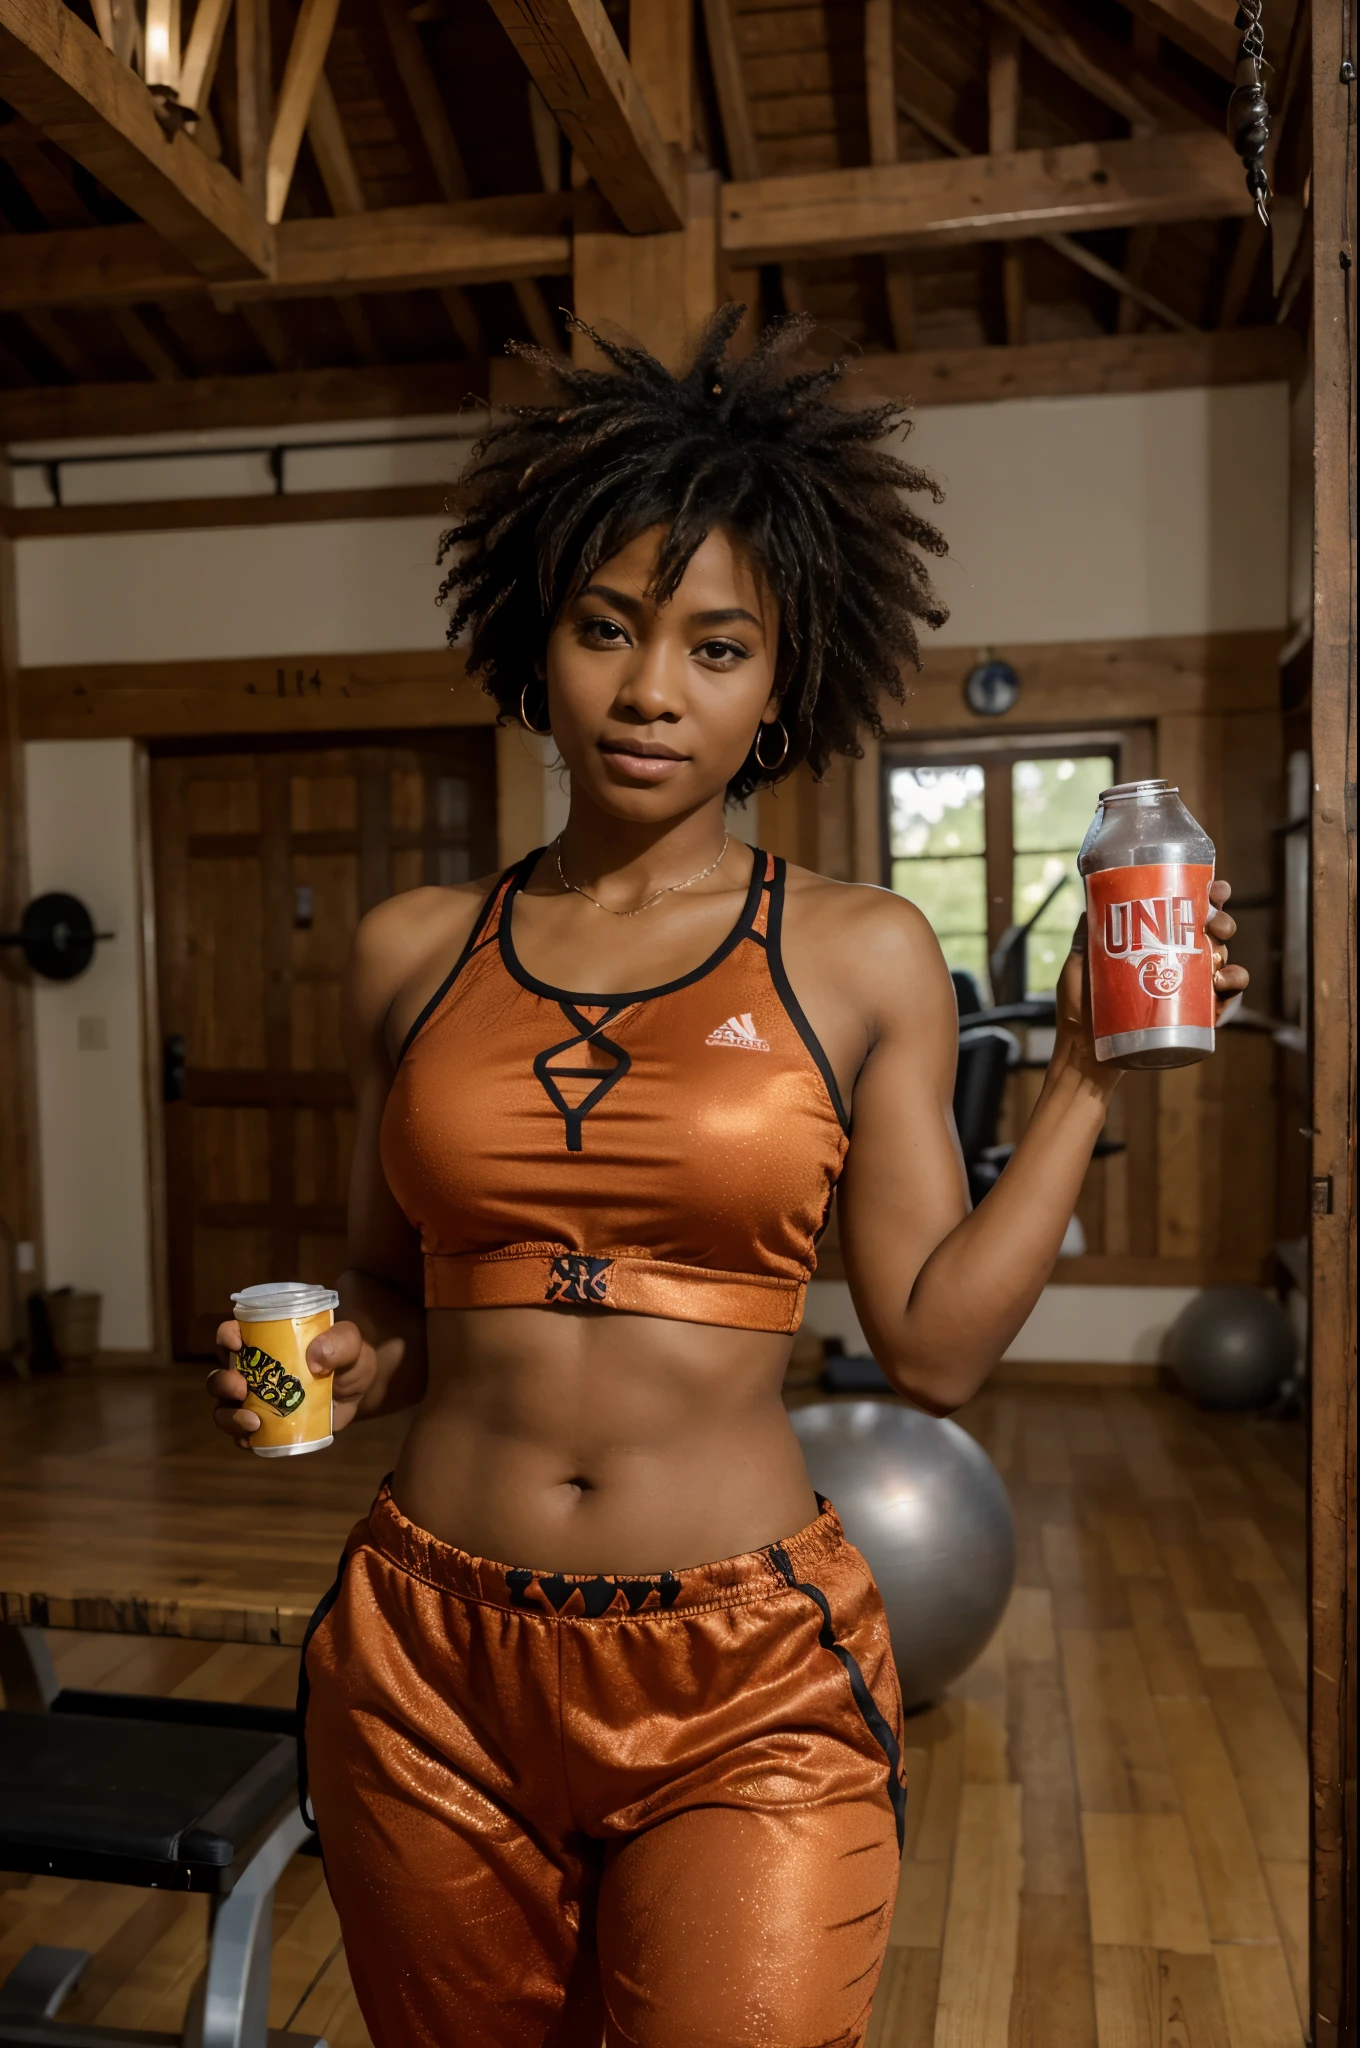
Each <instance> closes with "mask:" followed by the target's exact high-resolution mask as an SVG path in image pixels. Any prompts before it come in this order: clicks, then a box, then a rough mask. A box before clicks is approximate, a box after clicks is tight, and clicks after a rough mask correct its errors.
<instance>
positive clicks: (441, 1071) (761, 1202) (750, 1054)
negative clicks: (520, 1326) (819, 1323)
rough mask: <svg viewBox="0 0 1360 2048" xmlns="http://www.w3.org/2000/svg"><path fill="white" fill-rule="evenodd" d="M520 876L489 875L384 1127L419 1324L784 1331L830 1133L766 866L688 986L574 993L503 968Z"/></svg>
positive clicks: (509, 965)
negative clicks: (556, 1315) (555, 1317)
mask: <svg viewBox="0 0 1360 2048" xmlns="http://www.w3.org/2000/svg"><path fill="white" fill-rule="evenodd" d="M537 858H538V854H537V853H533V854H530V855H529V856H528V858H527V859H526V860H524V861H521V862H520V863H519V865H518V866H517V867H514V868H511V869H510V870H509V871H508V872H507V873H506V874H505V875H503V876H502V877H501V879H500V881H499V882H498V883H497V885H496V887H495V889H494V890H493V891H492V893H491V896H490V897H489V898H488V900H487V903H486V905H485V906H484V908H483V910H482V913H481V915H480V917H479V918H478V920H477V923H476V926H475V927H474V929H473V932H472V936H471V938H470V939H469V940H468V943H467V945H466V946H465V947H464V949H463V952H462V955H461V957H460V958H459V960H458V962H457V963H456V965H455V966H454V968H453V971H452V972H451V974H450V975H449V977H448V979H447V980H446V981H445V983H444V985H443V987H442V988H440V989H438V990H437V991H436V992H435V994H434V995H433V996H432V997H431V998H430V1000H429V1002H428V1003H427V1004H426V1005H425V1008H424V1009H423V1010H422V1012H421V1014H420V1015H419V1017H417V1019H416V1021H415V1023H414V1024H413V1025H412V1027H411V1030H410V1033H409V1035H408V1036H407V1039H406V1043H405V1045H404V1046H403V1048H402V1056H401V1061H400V1064H399V1066H398V1068H397V1073H396V1077H395V1079H394V1081H393V1084H392V1091H391V1094H390V1096H389V1097H388V1102H387V1107H386V1110H385V1112H384V1116H383V1124H382V1138H381V1150H382V1162H383V1169H384V1171H385V1173H386V1175H387V1179H388V1183H389V1185H390V1186H391V1189H392V1192H393V1194H394V1195H395V1196H396V1198H397V1201H398V1202H399V1203H400V1204H401V1207H402V1209H403V1210H404V1211H405V1213H406V1215H407V1216H408V1217H409V1219H410V1221H411V1222H412V1223H413V1224H414V1225H415V1226H416V1227H417V1228H418V1229H419V1231H420V1237H421V1247H422V1250H423V1252H424V1258H425V1301H426V1305H427V1307H430V1308H500V1307H521V1306H525V1305H529V1304H534V1305H542V1304H545V1303H547V1304H550V1305H555V1304H578V1305H582V1306H589V1307H599V1308H612V1309H631V1310H632V1311H633V1312H634V1313H636V1314H640V1315H651V1316H666V1317H670V1318H672V1319H674V1320H677V1321H680V1322H686V1323H720V1324H724V1325H727V1326H728V1327H730V1328H735V1329H742V1330H784V1331H791V1330H796V1329H797V1327H798V1324H799V1321H800V1319H801V1317H802V1312H803V1296H804V1293H805V1291H806V1287H807V1282H808V1278H809V1276H810V1275H811V1273H812V1272H813V1270H814V1269H815V1267H816V1263H817V1259H816V1253H815V1251H814V1249H813V1247H814V1244H815V1242H816V1239H817V1237H818V1235H819V1234H820V1232H821V1229H822V1227H823V1225H824V1223H825V1221H826V1213H827V1207H828V1204H829V1202H830V1199H831V1191H832V1189H833V1188H834V1186H835V1184H836V1180H837V1178H838V1176H839V1174H840V1170H841V1165H842V1163H843V1161H844V1158H845V1150H846V1142H847V1132H848V1124H847V1121H846V1117H845V1112H844V1110H843V1108H842V1106H841V1100H840V1095H839V1092H838V1090H837V1087H836V1080H835V1076H834V1074H833V1073H832V1071H831V1068H830V1065H829V1064H828V1062H827V1058H826V1055H825V1053H824V1052H823V1051H822V1048H821V1046H820V1045H819V1044H818V1042H817V1039H816V1038H815V1037H814V1035H813V1033H812V1030H811V1028H810V1026H809V1025H808V1022H807V1019H806V1018H805V1017H804V1015H803V1013H802V1011H801V1009H800V1008H799V1007H798V1001H797V998H796V997H795V995H794V993H793V991H792V989H791V988H790V987H789V983H788V977H787V976H786V974H785V972H784V964H783V961H782V959H781V957H780V950H779V933H780V923H781V917H782V912H783V903H784V863H783V861H782V860H777V859H775V858H773V857H772V856H771V855H769V854H765V853H761V852H759V851H757V852H756V854H755V861H754V866H753V868H752V873H751V886H750V889H749V890H748V892H747V897H746V903H745V905H744V907H743V910H742V913H741V916H740V918H739V919H738V921H737V924H736V926H735V927H734V929H733V930H732V931H731V932H729V934H728V936H727V938H726V939H724V941H723V943H722V944H721V945H720V946H719V947H718V949H717V951H716V952H715V953H713V954H712V955H711V956H710V957H709V958H708V959H707V960H706V961H705V962H704V964H703V966H702V967H696V968H695V970H694V972H693V973H692V974H685V975H682V976H681V977H680V978H679V980H677V981H671V982H667V983H666V984H665V985H664V986H663V987H661V988H652V989H642V990H639V991H638V992H637V993H636V994H629V995H599V994H595V995H591V994H587V993H577V992H574V991H571V990H567V989H560V988H553V987H550V986H549V985H548V984H547V983H546V982H542V981H538V980H536V979H535V977H534V976H533V975H531V974H529V973H527V972H526V971H525V969H524V968H523V967H522V966H521V965H520V961H519V958H518V956H517V954H516V952H515V944H514V937H513V932H512V926H513V912H514V905H515V898H516V896H517V895H518V893H519V891H520V889H521V888H522V887H523V884H524V881H525V878H526V876H527V875H528V874H529V872H530V870H531V868H532V866H533V863H534V861H535V860H536V859H537Z"/></svg>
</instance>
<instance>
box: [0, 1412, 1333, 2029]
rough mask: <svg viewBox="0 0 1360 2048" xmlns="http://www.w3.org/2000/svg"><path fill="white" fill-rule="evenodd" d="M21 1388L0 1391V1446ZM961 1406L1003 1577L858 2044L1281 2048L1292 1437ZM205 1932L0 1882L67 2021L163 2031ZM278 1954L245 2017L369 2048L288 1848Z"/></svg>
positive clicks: (1292, 1994) (950, 1720) (927, 1720)
mask: <svg viewBox="0 0 1360 2048" xmlns="http://www.w3.org/2000/svg"><path fill="white" fill-rule="evenodd" d="M32 1392H33V1390H31V1389H20V1388H14V1387H0V1436H2V1435H6V1434H8V1435H9V1438H10V1441H11V1442H13V1440H14V1439H13V1435H12V1432H11V1431H10V1427H9V1425H11V1424H12V1423H13V1422H15V1421H16V1420H17V1419H21V1418H20V1417H19V1414H18V1411H19V1410H21V1409H22V1408H23V1406H24V1404H25V1402H26V1401H27V1400H28V1399H30V1398H31V1395H32ZM140 1398H142V1399H145V1395H144V1394H143V1395H142V1396H141V1397H140ZM960 1419H961V1420H962V1421H963V1422H964V1423H965V1424H966V1425H967V1426H968V1427H969V1428H970V1429H971V1430H972V1431H973V1432H974V1434H975V1435H976V1436H977V1437H978V1438H979V1439H980V1440H981V1441H982V1442H983V1443H984V1444H985V1445H986V1447H987V1449H988V1450H989V1451H990V1453H991V1455H992V1457H993V1458H994V1459H995V1461H996V1463H997V1465H998V1466H999V1467H1000V1469H1001V1471H1002V1472H1003V1474H1004V1475H1005V1478H1006V1482H1007V1484H1008V1486H1009V1488H1010V1490H1011V1497H1012V1500H1013V1502H1014V1505H1015V1511H1016V1519H1017V1524H1018V1528H1019V1539H1020V1566H1019V1573H1018V1584H1017V1588H1016V1592H1015V1595H1014V1598H1013V1600H1012V1603H1011V1607H1010V1611H1009V1613H1008V1615H1007V1618H1006V1621H1005V1624H1004V1626H1003V1628H1002V1630H1001V1632H1000V1633H999V1634H998V1636H997V1638H996V1640H995V1641H994V1642H993V1644H992V1645H991V1647H990V1648H989V1649H988V1651H987V1652H986V1653H985V1655H984V1656H983V1657H982V1658H981V1659H980V1660H979V1662H978V1663H977V1664H976V1666H975V1667H974V1668H973V1670H972V1671H971V1672H970V1673H969V1674H968V1676H967V1677H966V1678H965V1679H964V1680H962V1681H961V1682H960V1684H959V1685H958V1686H957V1687H956V1688H955V1691H954V1693H953V1695H952V1696H951V1697H950V1698H949V1699H948V1700H947V1701H946V1702H945V1703H944V1704H942V1705H941V1706H939V1707H937V1708H934V1709H932V1710H930V1711H928V1712H926V1713H923V1714H920V1715H918V1716H916V1717H915V1718H914V1719H913V1720H912V1721H911V1722H910V1723H909V1724H908V1734H907V1741H908V1745H909V1747H908V1752H907V1761H908V1766H909V1771H910V1778H911V1794H912V1796H911V1802H910V1818H909V1821H908V1832H907V1854H906V1860H905V1863H904V1866H903V1875H902V1888H901V1892H900V1895H899V1904H898V1910H897V1916H896V1920H895V1923H894V1927H893V1934H892V1945H891V1947H890V1949H889V1952H888V1960H887V1965H886V1967H885V1970H884V1974H883V1979H882V1983H881V1986H880V1989H879V1994H878V1998H877V2001H876V2004H875V2008H874V2017H873V2022H872V2025H871V2028H870V2033H869V2044H868V2048H1298V2044H1299V2043H1300V2042H1301V2040H1302V2038H1303V2027H1302V2022H1301V2019H1300V2013H1301V2012H1302V2010H1303V2005H1304V1995H1305V1979H1304V1968H1305V1963H1304V1957H1305V1949H1306V1928H1307V1865H1306V1857H1307V1846H1308V1784H1307V1773H1306V1766H1305V1746H1304V1745H1305V1723H1304V1713H1305V1692H1304V1686H1305V1669H1306V1654H1305V1652H1306V1632H1305V1620H1304V1616H1305V1587H1304V1547H1303V1529H1304V1462H1303V1442H1302V1430H1301V1428H1300V1426H1299V1425H1297V1424H1279V1423H1260V1422H1254V1421H1243V1420H1238V1419H1235V1418H1222V1417H1211V1416H1206V1415H1201V1414H1198V1413H1196V1412H1195V1411H1194V1410H1193V1409H1191V1408H1190V1407H1188V1406H1187V1405H1186V1404H1185V1403H1184V1402H1182V1401H1180V1400H1178V1399H1175V1398H1173V1397H1171V1396H1169V1395H1165V1394H1154V1393H1141V1392H1132V1391H1124V1390H1120V1391H1112V1392H1109V1393H1096V1392H1089V1393H1088V1392H1085V1391H1082V1390H1077V1389H1068V1388H1064V1389H1061V1390H1059V1389H1052V1390H1049V1389H1043V1388H1015V1389H1010V1388H1007V1389H1004V1390H1001V1391H998V1392H997V1393H995V1394H992V1395H988V1396H986V1397H984V1398H983V1399H981V1400H979V1401H977V1402H976V1403H974V1404H973V1406H972V1408H971V1409H970V1410H968V1411H966V1412H965V1414H964V1415H963V1416H962V1417H961V1418H960ZM88 1449H89V1451H90V1452H92V1453H96V1454H97V1450H98V1446H97V1445H95V1444H90V1445H89V1446H88ZM0 1463H3V1458H2V1457H0ZM354 1505H355V1508H356V1510H357V1508H358V1507H359V1506H361V1505H362V1503H361V1501H359V1500H356V1501H355V1503H354ZM50 1640H51V1643H52V1648H53V1651H54V1653H55V1655H56V1659H57V1664H58V1670H59V1673H60V1676H61V1678H62V1680H63V1682H64V1683H66V1684H68V1685H82V1686H89V1685H94V1686H108V1687H112V1688H116V1689H125V1690H145V1691H149V1692H160V1693H178V1694H181V1695H197V1696H200V1697H205V1698H217V1699H252V1700H262V1701H270V1702H280V1703H281V1702H285V1701H287V1700H289V1699H290V1698H291V1697H292V1691H293V1685H294V1677H295V1671H296V1652H295V1651H292V1650H284V1649H270V1648H263V1647H256V1646H254V1645H251V1644H246V1643H227V1644H217V1645H214V1644H212V1643H205V1642H198V1641H184V1640H173V1639H167V1640H147V1639H144V1638H143V1639H139V1638H135V1637H128V1636H117V1635H97V1634H80V1633H77V1632H74V1631H68V1630H55V1631H53V1632H52V1635H51V1638H50ZM205 1925H206V1913H205V1910H204V1901H202V1900H198V1899H183V1898H176V1897H173V1896H169V1895H166V1894H163V1893H147V1892H135V1891H122V1890H117V1889H115V1888H112V1887H108V1886H101V1885H94V1884H74V1883H66V1882H64V1881H60V1880H54V1879H47V1878H27V1877H12V1876H9V1877H7V1876H4V1875H0V1977H3V1976H4V1974H5V1973H6V1972H7V1971H8V1969H9V1967H10V1965H11V1964H12V1963H13V1962H14V1961H15V1960H16V1958H17V1957H18V1956H19V1955H21V1954H22V1953H23V1951H24V1950H25V1949H27V1948H28V1947H30V1946H31V1945H32V1944H33V1943H35V1942H50V1943H55V1944H59V1945H65V1946H79V1947H83V1948H89V1949H91V1950H93V1951H94V1952H95V1960H94V1964H93V1966H92V1968H91V1970H90V1972H89V1974H88V1976H87V1979H86V1982H85V1984H84V1986H83V1987H82V1989H81V1991H80V1993H79V1994H78V1996H77V1997H76V1998H75V1999H74V2000H73V2001H72V2002H71V2003H70V2005H69V2006H68V2007H67V2008H66V2009H65V2010H64V2014H63V2016H64V2017H65V2016H68V2015H69V2017H70V2018H71V2019H72V2020H77V2019H78V2020H82V2021H87V2022H91V2021H100V2022H102V2023H103V2024H105V2025H110V2026H111V2025H118V2026H124V2027H133V2026H143V2027H160V2028H174V2027H176V2026H177V2025H178V2024H179V2023H180V2021H181V2020H182V2017H183V2014H184V2010H185V2007H186V2004H187V2002H188V1999H189V1995H190V1990H191V1987H192V1985H193V1983H194V1980H195V1978H196V1977H197V1975H198V1973H199V1971H200V1970H201V1968H202V1964H203V1956H204V1939H205ZM275 1941H276V1949H275V1961H274V1973H273V1995H272V2001H271V2008H270V2023H271V2025H273V2026H276V2027H288V2026H296V2027H299V2028H311V2029H313V2030H315V2031H316V2032H317V2033H321V2034H324V2035H325V2036H326V2038H327V2040H328V2041H329V2043H330V2044H331V2048H365V2044H367V2042H368V2035H367V2033H366V2031H365V2029H364V2026H363V2022H362V2020H361V2019H360V2017H359V2014H358V2011H357V2009H356V2007H355V2004H354V1998H353V1993H352V1991H351V1989H350V1985H349V1979H348V1975H347V1972H346V1968H345V1958H344V1952H343V1949H342V1947H341V1944H340V1939H339V1931H338V1928H337V1926H336V1922H335V1916H334V1914H333V1912H332V1910H331V1906H330V1902H329V1900H328V1898H327V1896H326V1892H325V1888H324V1884H323V1882H322V1874H321V1866H320V1864H319V1863H318V1862H317V1861H315V1860H313V1859H305V1858H299V1859H297V1860H296V1861H295V1862H294V1863H293V1864H292V1866H291V1867H290V1869H289V1870H288V1871H287V1872H286V1873H285V1876H284V1878H283V1881H282V1883H281V1885H280V1887H279V1894H278V1907H277V1915H276V1922H275Z"/></svg>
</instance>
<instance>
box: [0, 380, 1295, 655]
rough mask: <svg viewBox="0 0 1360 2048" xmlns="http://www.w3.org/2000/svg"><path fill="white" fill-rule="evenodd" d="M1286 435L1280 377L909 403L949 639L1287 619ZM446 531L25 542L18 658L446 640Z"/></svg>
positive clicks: (1219, 626) (227, 532) (1130, 631)
mask: <svg viewBox="0 0 1360 2048" xmlns="http://www.w3.org/2000/svg"><path fill="white" fill-rule="evenodd" d="M335 432H336V436H337V438H339V437H340V436H342V435H343V434H344V432H345V429H344V428H340V427H337V428H336V430H335ZM1288 437H1289V402H1288V391H1287V387H1286V386H1285V385H1283V384H1263V385H1245V386H1237V387H1228V388H1226V389H1223V390H1193V391H1157V392H1144V393H1136V394H1130V395H1116V396H1109V397H1088V398H1035V399H1017V400H1011V401H1008V402H1007V403H1006V404H1004V405H955V406H937V407H935V408H933V409H923V410H922V412H921V413H920V414H919V425H918V427H917V430H916V432H915V433H914V434H913V436H912V438H911V441H910V443H909V444H908V453H909V454H910V456H911V458H912V460H913V461H916V462H919V463H920V464H921V465H922V466H923V467H925V468H927V469H930V470H933V471H934V472H935V474H936V475H937V476H938V477H939V479H940V481H941V482H942V483H943V484H944V486H945V489H946V492H947V496H946V499H945V503H944V505H943V507H942V508H941V510H940V513H939V519H940V523H941V525H942V526H943V528H944V531H945V532H946V534H947V535H948V537H949V542H950V549H951V559H950V560H949V561H948V562H947V563H945V564H942V565H941V567H940V570H939V582H940V586H941V589H942V591H943V592H944V594H945V596H946V597H947V599H948V601H949V603H950V605H951V606H952V608H953V615H952V617H951V619H950V622H949V624H948V626H946V627H945V629H944V631H943V633H942V634H941V635H940V636H939V638H940V642H941V644H946V645H950V646H972V645H977V646H986V645H989V644H991V643H993V642H997V641H1010V642H1013V641H1026V640H1087V639H1092V640H1099V639H1124V638H1139V637H1142V636H1144V635H1150V634H1170V633H1209V632H1227V631H1232V630H1234V629H1246V628H1253V627H1270V626H1282V625H1283V624H1284V622H1285V618H1286V610H1287V601H1286V565H1287V547H1288V543H1287V521H1288ZM355 459H356V460H357V459H358V458H357V457H356V458H355ZM332 460H333V462H336V463H338V461H339V451H337V452H336V455H335V457H334V458H332ZM364 461H365V464H367V463H368V462H370V461H371V457H369V456H368V455H365V456H364ZM358 474H359V473H358V472H356V475H358ZM367 476H368V470H367V467H365V469H364V470H363V472H362V478H363V480H365V481H366V480H367ZM332 481H333V482H339V481H340V479H339V477H338V476H337V477H335V478H333V479H332ZM155 488H156V490H157V491H158V492H161V491H163V490H164V488H165V486H164V484H163V482H162V481H160V479H159V476H157V480H156V483H155ZM130 494H131V493H130ZM443 524H444V522H443V521H442V519H440V518H439V517H432V518H428V519H369V520H337V521H334V522H330V523H326V524H324V525H315V526H312V525H297V526H263V527H226V528H222V529H219V530H216V531H200V530H197V529H194V530H189V531H185V532H179V533H146V534H138V533H124V534H92V535H71V536H61V537H57V538H50V539H41V540H39V539H26V540H20V541H18V542H17V543H16V550H15V552H16V556H17V576H18V590H19V646H20V656H19V658H20V660H21V662H22V663H23V664H24V665H25V666H26V667H30V666H31V667H41V666H46V665H49V664H65V663H72V662H81V661H91V662H96V661H97V662H106V661H175V660H187V661H193V660H202V659H204V658H206V657H211V656H223V657H226V656H232V655H236V656H247V655H272V654H339V653H346V652H350V653H360V652H368V651H372V650H376V649H389V648H390V649H398V648H400V649H407V648H420V647H438V646H440V645H441V644H442V642H443V636H444V627H445V615H444V613H443V612H442V611H440V610H439V609H438V608H437V607H436V605H435V602H434V596H435V591H436V589H437V588H438V583H439V575H438V571H437V570H436V568H435V561H434V558H435V550H436V547H437V544H438V539H439V534H440V531H441V528H442V526H443Z"/></svg>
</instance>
